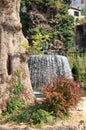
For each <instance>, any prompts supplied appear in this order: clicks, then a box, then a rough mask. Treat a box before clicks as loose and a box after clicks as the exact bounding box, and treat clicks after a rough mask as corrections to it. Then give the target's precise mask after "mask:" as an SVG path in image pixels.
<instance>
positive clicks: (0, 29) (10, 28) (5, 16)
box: [0, 0, 34, 112]
mask: <svg viewBox="0 0 86 130" xmlns="http://www.w3.org/2000/svg"><path fill="white" fill-rule="evenodd" d="M19 9H20V0H0V111H1V112H2V111H3V110H5V109H6V105H7V100H8V98H9V95H10V93H12V89H13V87H14V84H15V83H16V80H17V79H16V76H15V72H16V70H20V72H21V79H22V83H23V84H24V86H25V87H24V91H23V93H22V96H21V98H22V100H23V101H24V102H25V104H28V103H33V102H34V94H33V90H32V87H31V82H30V75H29V70H28V64H27V58H26V57H25V56H24V55H23V54H24V53H25V50H24V48H23V47H22V46H21V45H20V44H21V43H23V42H27V40H26V39H25V37H24V36H23V34H22V26H21V23H20V17H19Z"/></svg>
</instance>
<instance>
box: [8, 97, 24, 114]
mask: <svg viewBox="0 0 86 130" xmlns="http://www.w3.org/2000/svg"><path fill="white" fill-rule="evenodd" d="M23 106H24V103H23V102H22V101H21V100H20V99H19V98H17V97H11V98H10V99H9V101H8V104H7V113H9V114H11V113H13V112H18V110H19V109H20V108H21V107H23Z"/></svg>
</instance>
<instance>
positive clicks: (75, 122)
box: [0, 110, 86, 130]
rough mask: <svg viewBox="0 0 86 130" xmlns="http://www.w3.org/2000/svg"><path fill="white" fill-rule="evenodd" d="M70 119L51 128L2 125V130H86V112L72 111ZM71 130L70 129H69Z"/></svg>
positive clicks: (0, 127) (0, 125)
mask: <svg viewBox="0 0 86 130" xmlns="http://www.w3.org/2000/svg"><path fill="white" fill-rule="evenodd" d="M70 115H71V116H70V118H69V119H68V120H65V121H64V120H61V121H57V122H56V123H55V124H54V125H52V126H50V125H45V126H41V127H35V128H31V127H29V125H26V124H23V123H21V124H14V123H11V124H3V123H0V130H60V129H57V128H59V127H62V128H63V127H64V128H65V127H68V126H70V127H72V128H74V127H76V126H77V127H78V129H77V130H86V111H80V110H77V111H70ZM82 127H84V129H81V128H82ZM62 130H66V129H62ZM68 130H69V129H68ZM71 130H75V129H71Z"/></svg>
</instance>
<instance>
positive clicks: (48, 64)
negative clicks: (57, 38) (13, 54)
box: [28, 55, 72, 89]
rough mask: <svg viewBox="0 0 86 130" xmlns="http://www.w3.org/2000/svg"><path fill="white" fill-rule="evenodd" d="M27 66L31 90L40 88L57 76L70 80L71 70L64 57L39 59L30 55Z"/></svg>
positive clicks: (53, 56) (50, 56)
mask: <svg viewBox="0 0 86 130" xmlns="http://www.w3.org/2000/svg"><path fill="white" fill-rule="evenodd" d="M28 66H29V70H30V77H31V83H32V87H33V89H37V88H41V87H42V86H43V85H44V84H46V83H49V82H50V81H52V79H54V78H55V77H57V76H58V77H61V76H64V77H66V78H70V79H72V73H71V69H70V66H69V63H68V60H67V58H66V57H65V56H61V55H44V56H43V57H39V56H37V55H32V56H30V58H29V61H28Z"/></svg>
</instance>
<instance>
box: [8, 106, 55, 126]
mask: <svg viewBox="0 0 86 130" xmlns="http://www.w3.org/2000/svg"><path fill="white" fill-rule="evenodd" d="M54 118H55V117H53V116H52V115H51V113H49V112H48V111H45V110H44V109H42V108H40V106H39V105H34V106H31V105H29V106H26V107H25V108H24V109H23V110H22V111H21V112H20V114H18V115H16V116H12V117H10V118H9V119H8V120H10V119H11V120H13V121H16V122H18V123H20V122H24V123H29V124H33V125H36V124H43V123H52V122H54Z"/></svg>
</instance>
